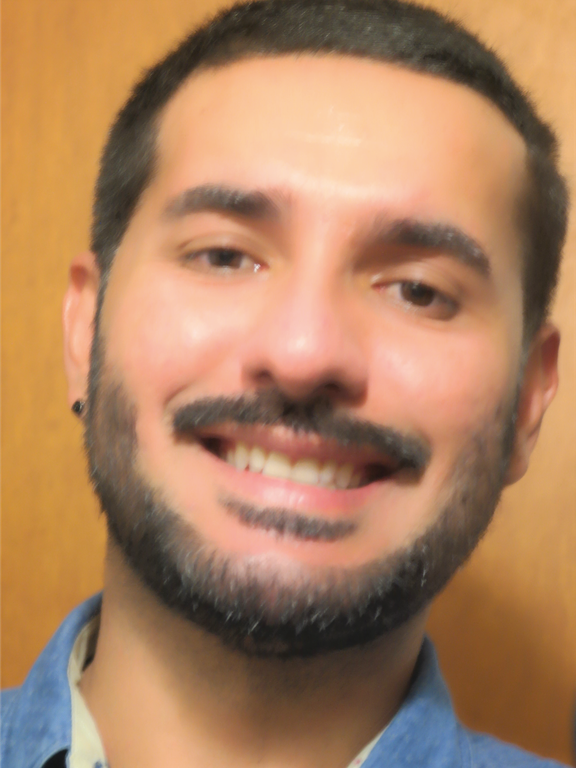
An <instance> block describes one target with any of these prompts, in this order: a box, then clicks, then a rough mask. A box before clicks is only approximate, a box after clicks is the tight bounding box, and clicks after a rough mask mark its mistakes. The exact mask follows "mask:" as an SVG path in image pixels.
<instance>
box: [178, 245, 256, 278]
mask: <svg viewBox="0 0 576 768" xmlns="http://www.w3.org/2000/svg"><path fill="white" fill-rule="evenodd" d="M202 257H205V261H204V263H202ZM211 257H216V258H218V257H220V258H222V257H223V260H226V259H229V260H230V261H234V260H239V261H240V263H239V264H238V266H237V267H234V266H232V265H231V264H223V263H220V264H214V263H211V262H210V258H211ZM243 260H246V261H249V262H251V264H252V269H251V270H250V271H251V272H258V271H259V270H260V269H261V267H262V264H260V263H259V262H257V261H256V260H255V259H253V258H252V257H251V256H248V255H247V254H246V253H244V252H243V251H240V250H238V249H236V248H203V249H202V250H199V251H194V252H193V253H187V254H186V255H185V261H186V262H188V263H190V262H194V263H195V264H197V265H201V266H203V267H204V269H205V270H206V271H210V270H214V271H217V272H224V273H226V274H231V273H233V272H244V271H248V270H247V268H246V267H247V265H244V268H243V267H242V263H241V262H242V261H243Z"/></svg>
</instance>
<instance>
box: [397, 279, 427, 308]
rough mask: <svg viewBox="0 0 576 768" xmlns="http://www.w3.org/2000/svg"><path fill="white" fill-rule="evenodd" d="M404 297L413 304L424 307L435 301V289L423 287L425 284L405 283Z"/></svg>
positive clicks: (403, 287) (403, 288)
mask: <svg viewBox="0 0 576 768" xmlns="http://www.w3.org/2000/svg"><path fill="white" fill-rule="evenodd" d="M402 297H403V298H404V299H406V300H407V301H410V302H412V304H418V305H419V306H421V307H424V306H428V305H429V304H431V303H432V302H433V301H434V289H433V288H429V287H428V286H427V285H423V283H404V285H403V286H402Z"/></svg>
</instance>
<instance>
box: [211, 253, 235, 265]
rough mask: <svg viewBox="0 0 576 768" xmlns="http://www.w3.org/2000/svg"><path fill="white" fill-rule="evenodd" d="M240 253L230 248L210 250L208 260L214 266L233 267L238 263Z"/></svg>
mask: <svg viewBox="0 0 576 768" xmlns="http://www.w3.org/2000/svg"><path fill="white" fill-rule="evenodd" d="M240 258H241V257H240V254H239V253H237V252H236V251H231V250H218V251H210V262H211V264H212V266H214V267H235V266H238V265H239V263H240Z"/></svg>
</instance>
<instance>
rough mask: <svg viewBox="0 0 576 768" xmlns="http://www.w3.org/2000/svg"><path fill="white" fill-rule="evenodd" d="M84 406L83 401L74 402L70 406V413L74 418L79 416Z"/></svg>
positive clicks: (84, 402)
mask: <svg viewBox="0 0 576 768" xmlns="http://www.w3.org/2000/svg"><path fill="white" fill-rule="evenodd" d="M85 406H86V401H85V400H75V401H74V403H73V404H72V413H75V414H76V416H80V414H81V413H82V411H83V410H84V408H85Z"/></svg>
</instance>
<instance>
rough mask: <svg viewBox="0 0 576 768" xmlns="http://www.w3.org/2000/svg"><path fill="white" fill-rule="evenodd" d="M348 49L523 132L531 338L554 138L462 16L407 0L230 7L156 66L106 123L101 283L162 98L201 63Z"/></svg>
mask: <svg viewBox="0 0 576 768" xmlns="http://www.w3.org/2000/svg"><path fill="white" fill-rule="evenodd" d="M292 53H311V54H330V53H335V54H340V55H348V56H354V57H360V58H368V59H373V60H376V61H382V62H388V63H395V64H399V65H401V66H403V67H407V68H409V69H412V70H415V71H418V72H423V73H430V74H433V75H438V76H440V77H443V78H445V79H447V80H451V81H453V82H456V83H460V84H462V85H465V86H468V87H469V88H472V89H473V90H475V91H477V92H478V93H480V94H482V95H483V96H485V97H487V98H488V99H490V100H491V101H492V102H493V103H494V104H495V105H496V106H497V107H498V108H499V109H500V111H501V112H502V113H503V114H504V115H505V116H506V117H507V118H508V120H509V121H510V122H511V123H512V125H514V126H515V128H516V129H517V130H518V132H519V133H520V134H521V135H522V136H523V138H524V140H525V142H526V146H527V152H528V161H527V179H528V180H527V183H526V185H525V189H524V194H523V199H522V200H521V201H520V206H519V227H520V231H521V233H522V236H523V243H522V245H523V275H522V280H523V293H524V336H525V339H531V338H532V336H533V334H534V333H535V332H536V331H537V330H538V328H539V327H540V326H541V324H542V323H543V322H544V320H545V319H546V317H547V314H548V311H549V306H550V302H551V299H552V296H553V293H554V289H555V286H556V282H557V279H558V268H559V264H560V255H561V250H562V245H563V242H564V237H565V234H566V224H567V211H568V193H567V188H566V185H565V183H564V180H563V179H562V176H561V175H560V173H559V171H558V167H557V146H556V139H555V137H554V134H553V133H552V131H551V130H550V128H549V127H548V126H547V125H546V124H545V123H544V122H543V121H542V120H541V119H540V118H539V117H538V115H537V114H536V111H535V109H534V107H533V105H532V103H531V102H530V99H529V98H528V97H527V96H526V94H524V93H523V91H522V90H521V89H520V88H519V86H518V85H517V84H516V83H515V82H514V81H513V79H512V77H511V76H510V74H509V73H508V71H507V69H506V67H505V66H504V64H503V63H502V62H501V61H500V59H499V58H498V57H497V56H496V55H495V54H494V53H493V52H492V51H490V50H488V49H487V48H486V47H485V46H484V45H483V44H482V43H480V42H479V41H478V40H477V39H476V38H475V37H474V36H473V35H471V34H470V33H469V32H467V31H466V30H465V29H463V28H462V27H461V26H460V25H459V24H458V23H456V22H454V21H452V20H450V19H448V18H446V17H444V16H443V15H441V14H439V13H437V12H436V11H433V10H431V9H429V8H423V7H421V6H418V5H414V4H412V3H407V2H403V1H402V0H254V1H253V2H249V3H247V4H241V5H235V6H233V7H232V8H230V9H228V10H225V11H222V12H221V13H219V14H218V15H217V16H215V17H214V18H213V19H212V20H211V21H209V22H208V23H206V24H205V25H204V26H202V27H200V28H199V29H197V30H196V31H194V32H193V33H192V34H191V35H190V36H189V37H187V38H186V39H185V40H184V41H183V42H182V43H181V44H180V45H179V46H178V47H177V48H176V49H175V50H173V51H172V52H171V53H169V54H168V55H167V56H166V58H164V59H163V60H162V61H161V62H159V63H158V64H157V65H156V66H154V67H152V68H151V69H150V70H148V71H147V72H146V73H145V74H144V76H143V77H142V79H141V80H140V82H139V83H138V84H137V85H136V86H135V88H134V90H133V91H132V94H131V95H130V97H129V99H128V101H127V102H126V104H125V105H124V106H123V107H122V109H121V110H120V112H119V113H118V116H117V117H116V120H115V122H114V124H113V126H112V128H111V130H110V133H109V136H108V141H107V143H106V146H105V148H104V152H103V155H102V160H101V165H100V173H99V176H98V180H97V184H96V193H95V202H94V209H93V225H92V249H93V251H94V252H95V253H96V256H97V260H98V265H99V268H100V272H101V278H103V280H102V289H103V286H104V284H105V282H106V277H107V275H108V273H109V270H110V267H111V264H112V260H113V258H114V254H115V252H116V249H117V248H118V246H119V244H120V242H121V240H122V238H123V237H124V234H125V232H126V229H127V227H128V225H129V223H130V219H131V217H132V215H133V213H134V211H135V209H136V206H137V204H138V201H139V200H140V197H141V195H142V193H143V191H144V190H145V189H146V187H147V185H148V184H149V183H150V181H151V179H152V177H153V174H154V167H155V159H156V136H157V129H158V123H159V119H160V117H161V113H162V110H163V108H164V107H165V105H166V104H167V103H168V101H170V99H171V98H172V96H173V95H174V94H175V93H176V91H177V90H178V89H179V88H180V87H181V86H182V85H183V83H184V82H185V81H186V80H187V78H188V77H189V76H190V75H191V74H192V73H193V72H195V71H198V70H200V69H203V68H210V67H217V66H223V65H226V64H229V63H232V62H234V61H238V60H239V59H243V58H248V57H254V56H280V55H285V54H292Z"/></svg>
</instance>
